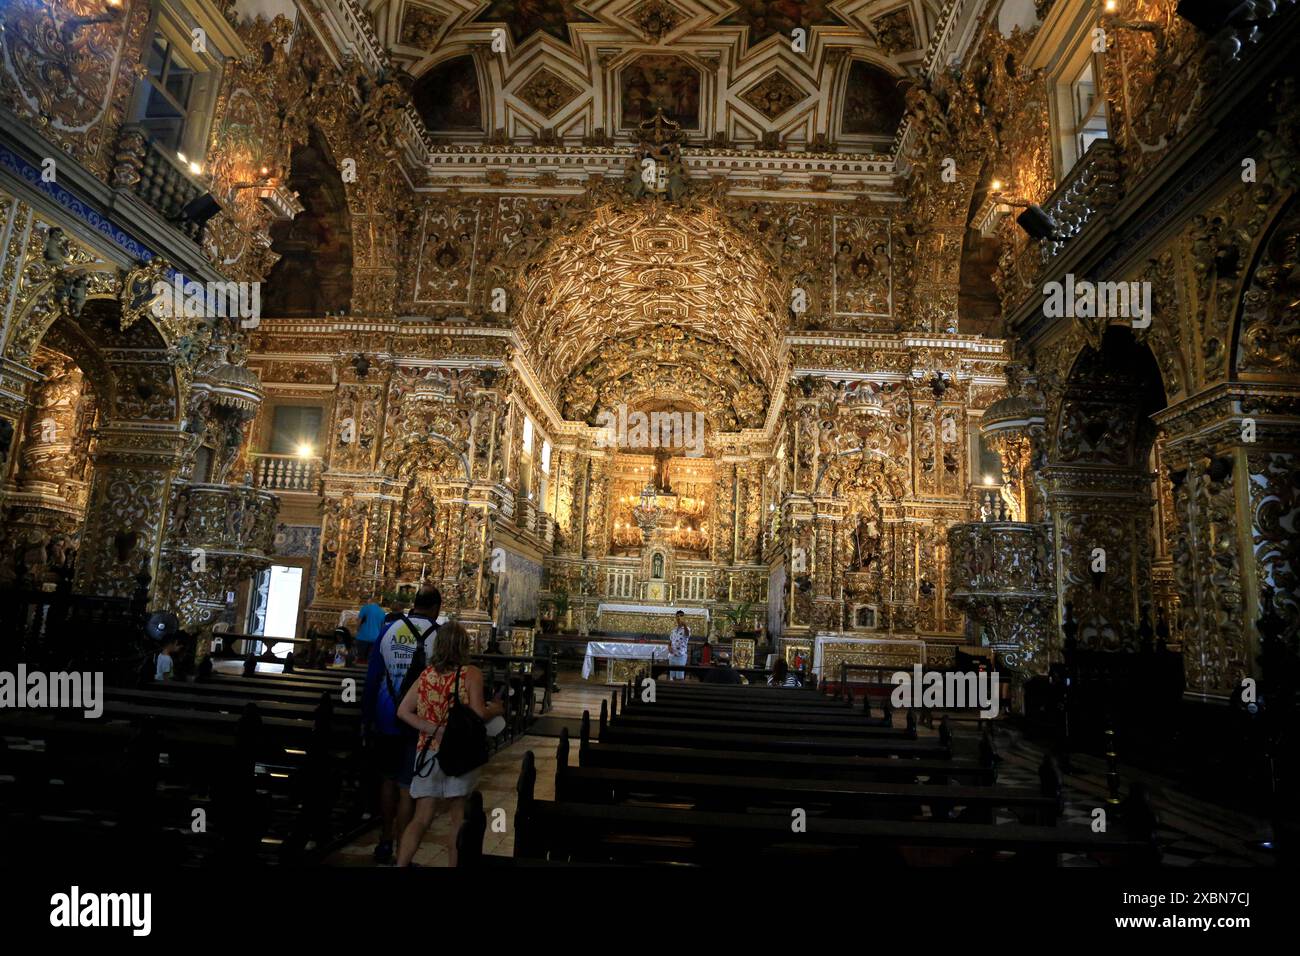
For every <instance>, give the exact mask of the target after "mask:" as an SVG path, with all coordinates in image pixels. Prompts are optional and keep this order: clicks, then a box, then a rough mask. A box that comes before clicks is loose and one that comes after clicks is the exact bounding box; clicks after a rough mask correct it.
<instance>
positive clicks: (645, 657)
mask: <svg viewBox="0 0 1300 956" xmlns="http://www.w3.org/2000/svg"><path fill="white" fill-rule="evenodd" d="M597 657H603V658H605V659H606V660H609V661H613V660H614V659H616V658H618V659H622V660H641V661H666V660H668V645H667V644H647V643H645V642H634V641H588V642H587V656H586V657H584V658H583V659H582V677H583V680H586V679H587V678H589V677H591V672H592V670H593V669H594V665H595V659H596V658H597ZM611 666H612V665H611Z"/></svg>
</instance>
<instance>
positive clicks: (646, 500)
mask: <svg viewBox="0 0 1300 956" xmlns="http://www.w3.org/2000/svg"><path fill="white" fill-rule="evenodd" d="M663 513H664V509H663V508H662V507H660V505H659V496H658V494H656V493H655V486H654V485H653V484H652V483H650V482H647V483H646V486H645V487H644V488H642V489H641V501H640V503H639V504H638V505H637V506H636V507H635V508H633V509H632V518H633V519H634V520H635V521H636V523H637V525H639V526H640V528H641V530H642V531H644V532H645V533H646V534H647V535H649V534H650V532H652V531H653V530H654V529H655V527H656V526H657V525H658V524H659V519H660V518H661V517H663Z"/></svg>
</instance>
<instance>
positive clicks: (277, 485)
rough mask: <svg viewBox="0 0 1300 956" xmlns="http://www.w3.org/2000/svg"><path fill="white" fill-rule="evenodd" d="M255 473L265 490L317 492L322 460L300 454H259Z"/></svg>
mask: <svg viewBox="0 0 1300 956" xmlns="http://www.w3.org/2000/svg"><path fill="white" fill-rule="evenodd" d="M256 460H257V466H256V468H255V470H254V474H255V476H256V478H257V487H259V488H261V489H262V490H263V491H281V492H285V491H289V492H300V493H304V494H315V493H316V482H317V480H318V479H319V478H320V467H321V460H320V459H319V458H301V457H299V456H298V455H257V456H256Z"/></svg>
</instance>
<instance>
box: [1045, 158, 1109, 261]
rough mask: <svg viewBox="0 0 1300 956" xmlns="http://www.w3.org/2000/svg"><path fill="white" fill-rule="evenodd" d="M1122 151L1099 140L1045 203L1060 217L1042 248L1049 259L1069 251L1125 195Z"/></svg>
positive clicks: (1055, 216) (1046, 208) (1054, 214)
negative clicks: (1095, 221)
mask: <svg viewBox="0 0 1300 956" xmlns="http://www.w3.org/2000/svg"><path fill="white" fill-rule="evenodd" d="M1121 176H1122V171H1121V169H1120V161H1119V152H1118V151H1117V150H1116V148H1115V144H1114V143H1112V142H1111V141H1110V140H1108V139H1099V140H1096V141H1095V142H1094V143H1093V144H1092V145H1091V146H1089V147H1088V151H1087V152H1086V153H1084V154H1083V159H1081V160H1079V162H1077V163H1075V165H1074V168H1073V169H1071V170H1070V172H1069V173H1068V174H1067V175H1066V178H1065V179H1064V180H1062V181H1061V184H1060V185H1059V186H1057V187H1056V192H1054V193H1052V195H1051V196H1049V197H1048V199H1047V201H1046V202H1045V203H1043V210H1044V211H1045V212H1046V213H1047V214H1048V215H1049V216H1051V217H1052V218H1053V219H1055V220H1056V223H1057V226H1058V229H1057V233H1056V236H1055V237H1054V238H1052V239H1048V240H1047V241H1045V242H1044V243H1043V244H1042V246H1041V248H1042V251H1043V262H1044V263H1047V262H1050V261H1051V260H1052V259H1054V258H1055V257H1056V256H1059V255H1060V254H1061V253H1062V252H1063V251H1065V247H1066V245H1067V244H1068V243H1069V242H1070V240H1071V239H1073V238H1074V237H1075V236H1077V235H1079V233H1081V232H1082V231H1083V229H1084V227H1085V226H1086V225H1087V224H1088V223H1089V222H1090V221H1091V220H1092V219H1094V218H1096V217H1097V216H1098V215H1100V214H1102V213H1105V212H1109V211H1110V210H1111V209H1113V208H1114V207H1115V205H1116V204H1117V203H1118V202H1119V200H1120V197H1121V196H1122V195H1123V183H1122V179H1121Z"/></svg>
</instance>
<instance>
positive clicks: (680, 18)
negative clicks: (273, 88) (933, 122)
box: [366, 0, 939, 154]
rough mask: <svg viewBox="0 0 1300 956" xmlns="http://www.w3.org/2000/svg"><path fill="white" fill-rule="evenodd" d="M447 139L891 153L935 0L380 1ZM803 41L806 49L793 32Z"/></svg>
mask: <svg viewBox="0 0 1300 956" xmlns="http://www.w3.org/2000/svg"><path fill="white" fill-rule="evenodd" d="M366 7H367V10H368V12H369V13H370V15H371V17H372V20H373V23H374V27H375V30H376V32H377V34H378V35H379V37H380V39H381V41H382V42H383V43H384V44H385V46H386V47H387V48H388V51H389V54H390V56H391V57H392V59H393V61H394V62H395V63H397V64H398V65H399V66H401V67H402V68H403V69H405V70H407V71H409V72H410V73H411V74H412V75H413V76H415V77H416V78H417V87H416V95H415V102H416V106H417V109H418V110H419V111H420V112H421V114H422V116H423V118H424V121H425V125H426V127H428V129H429V132H430V135H431V136H432V137H433V138H434V140H435V141H443V142H451V143H473V142H484V141H488V140H491V141H493V142H495V143H497V144H505V143H523V144H531V143H534V142H538V141H542V142H559V143H571V144H582V143H587V144H591V143H592V142H595V143H598V144H604V143H611V142H612V143H618V142H625V141H630V140H631V138H632V131H633V129H634V128H635V126H636V124H637V123H638V122H640V121H642V120H644V119H647V118H648V117H650V116H652V115H653V114H654V112H655V111H656V110H659V109H662V110H663V111H664V113H665V115H668V116H669V117H670V118H672V119H673V120H675V121H676V122H678V123H680V124H681V127H682V129H683V130H684V131H685V132H686V134H687V138H688V140H689V141H691V142H694V143H697V144H701V145H702V144H704V143H709V144H712V145H715V146H716V145H725V146H744V145H747V144H748V145H755V146H758V145H762V146H767V147H770V148H795V149H810V148H815V149H818V150H820V151H826V150H829V149H831V148H834V149H835V150H837V151H840V152H861V153H875V154H881V153H887V152H889V150H890V148H891V146H892V144H893V141H894V137H895V134H896V133H897V131H898V127H899V123H900V121H901V117H902V110H903V102H902V96H901V93H900V90H899V81H900V80H905V79H906V78H907V77H908V76H910V75H915V74H916V72H917V71H918V70H919V69H920V66H921V64H922V61H923V60H924V57H925V50H926V47H927V45H928V43H929V41H930V38H931V34H932V33H933V31H934V29H935V23H936V21H937V19H938V7H939V5H938V3H937V2H936V0H487V2H484V0H371V2H370V3H368V4H367V5H366ZM796 30H802V31H804V34H803V36H802V42H800V41H798V40H796V38H795V37H796V35H795V33H794V31H796Z"/></svg>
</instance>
